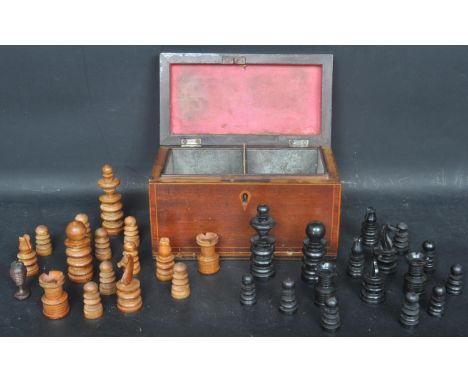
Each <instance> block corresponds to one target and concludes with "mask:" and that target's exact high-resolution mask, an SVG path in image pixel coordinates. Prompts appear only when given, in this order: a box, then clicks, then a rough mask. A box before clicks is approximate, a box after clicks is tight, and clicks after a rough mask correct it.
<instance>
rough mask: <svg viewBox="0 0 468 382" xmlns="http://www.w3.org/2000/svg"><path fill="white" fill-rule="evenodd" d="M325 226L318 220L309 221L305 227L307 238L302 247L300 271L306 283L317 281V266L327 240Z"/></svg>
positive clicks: (324, 253)
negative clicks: (302, 255)
mask: <svg viewBox="0 0 468 382" xmlns="http://www.w3.org/2000/svg"><path fill="white" fill-rule="evenodd" d="M325 232H326V230H325V226H324V225H323V223H321V222H319V221H313V222H310V223H309V224H308V225H307V228H306V235H307V238H306V239H305V240H304V246H303V247H302V253H303V254H304V257H303V258H302V273H301V277H302V280H304V281H305V282H307V283H316V282H317V281H318V273H317V267H318V265H319V264H320V262H321V261H322V259H323V258H324V256H325V255H326V246H327V241H326V240H325V239H324V237H325Z"/></svg>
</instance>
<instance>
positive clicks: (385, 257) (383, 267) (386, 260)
mask: <svg viewBox="0 0 468 382" xmlns="http://www.w3.org/2000/svg"><path fill="white" fill-rule="evenodd" d="M390 232H391V228H390V226H389V225H388V224H384V225H383V226H382V229H381V231H380V241H379V244H378V246H377V248H376V249H375V255H376V256H377V262H378V264H379V269H380V271H381V272H382V273H383V274H386V275H392V274H394V273H396V271H397V266H398V252H397V250H396V249H395V248H394V246H393V240H392V238H391V236H390Z"/></svg>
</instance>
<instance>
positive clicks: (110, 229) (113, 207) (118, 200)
mask: <svg viewBox="0 0 468 382" xmlns="http://www.w3.org/2000/svg"><path fill="white" fill-rule="evenodd" d="M97 183H98V186H99V187H100V188H101V189H102V190H103V191H104V194H103V195H101V196H100V197H99V201H100V203H101V205H100V208H101V219H102V227H103V228H105V229H106V231H107V233H108V234H109V236H117V235H118V234H120V233H121V232H122V231H123V226H124V222H123V216H124V213H123V211H122V208H123V205H122V196H121V195H120V194H119V193H117V192H116V189H117V187H118V186H119V184H120V179H119V178H116V177H114V174H113V172H112V167H111V166H109V165H108V164H106V165H104V166H103V167H102V178H101V179H99V180H98V182H97Z"/></svg>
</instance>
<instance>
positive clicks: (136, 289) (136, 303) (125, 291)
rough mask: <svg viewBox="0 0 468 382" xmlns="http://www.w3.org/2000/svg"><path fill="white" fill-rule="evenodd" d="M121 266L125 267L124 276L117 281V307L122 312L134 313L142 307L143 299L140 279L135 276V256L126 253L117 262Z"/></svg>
mask: <svg viewBox="0 0 468 382" xmlns="http://www.w3.org/2000/svg"><path fill="white" fill-rule="evenodd" d="M117 266H118V267H119V268H124V273H123V275H122V278H121V279H120V280H119V281H117V285H116V286H117V308H118V309H119V310H120V311H121V312H122V313H134V312H137V311H139V310H140V309H141V307H142V305H143V301H142V299H141V289H140V281H139V280H138V279H134V278H133V257H132V256H131V255H129V254H125V255H124V256H123V258H122V260H120V261H119V263H118V264H117Z"/></svg>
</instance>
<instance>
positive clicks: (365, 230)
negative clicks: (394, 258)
mask: <svg viewBox="0 0 468 382" xmlns="http://www.w3.org/2000/svg"><path fill="white" fill-rule="evenodd" d="M361 238H362V245H363V247H364V250H365V251H367V252H372V249H373V248H374V247H375V246H377V243H378V242H379V226H378V223H377V214H376V213H375V209H374V208H372V207H368V208H367V211H366V215H365V216H364V221H363V222H362V226H361Z"/></svg>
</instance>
